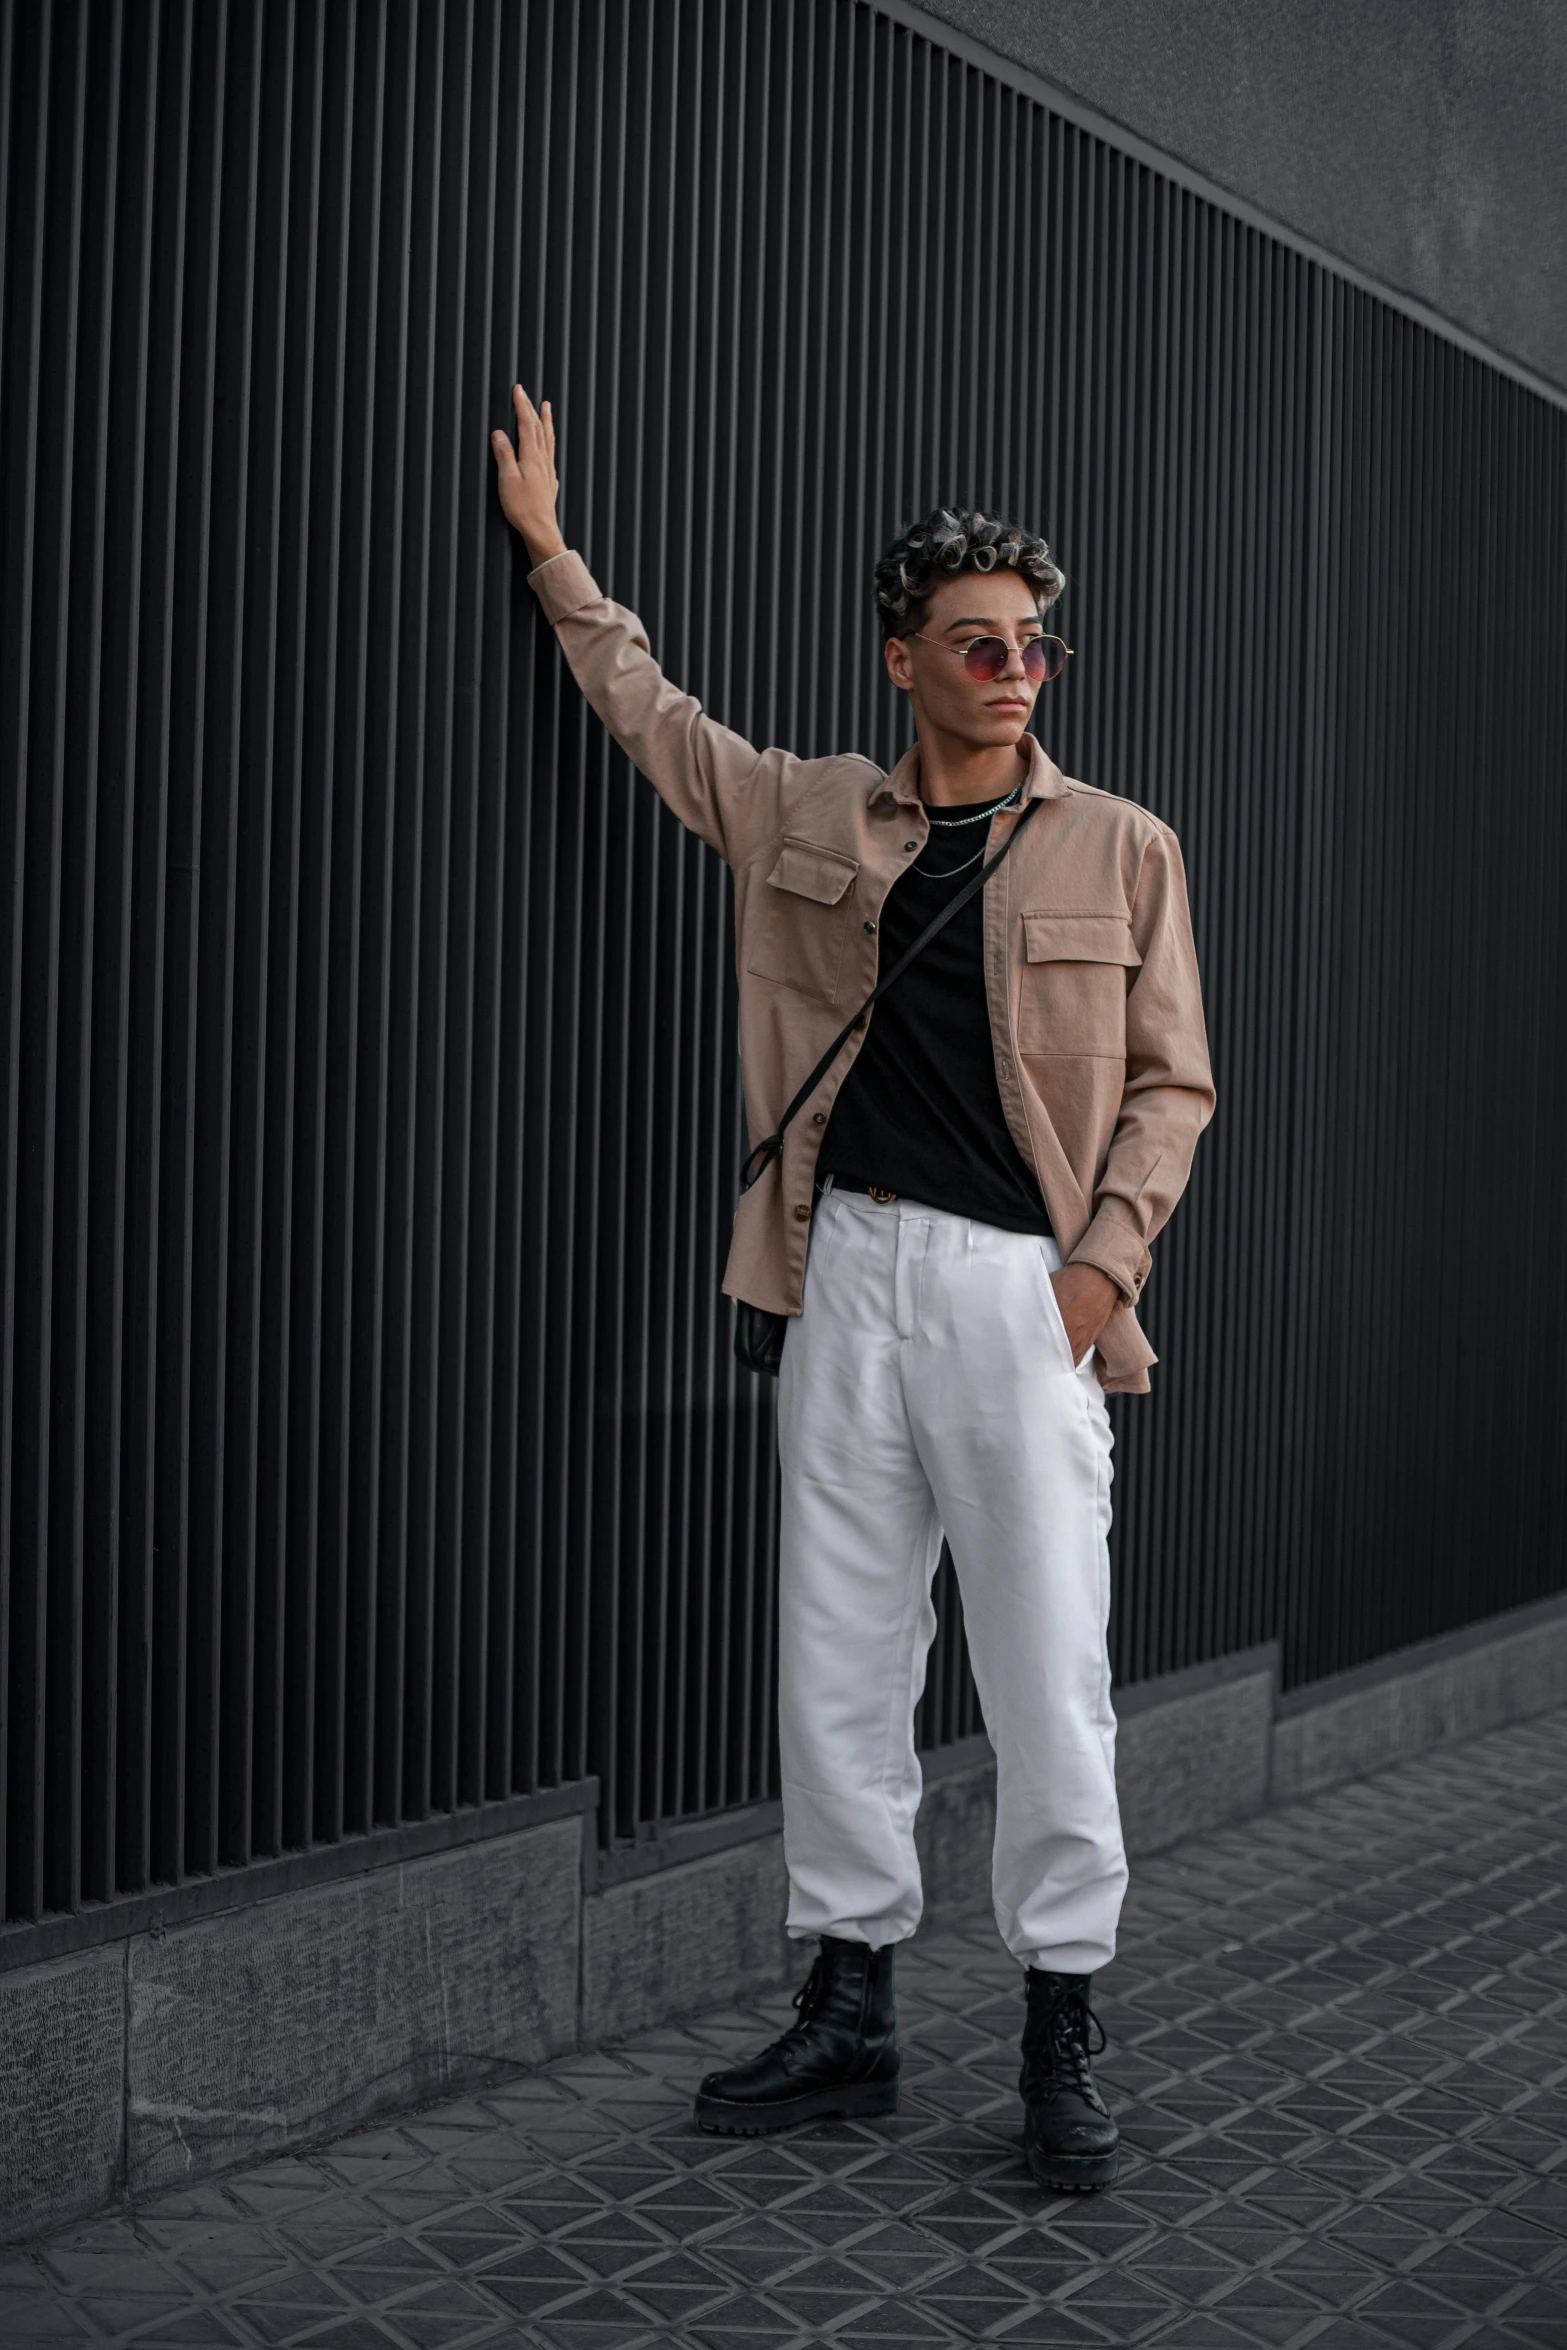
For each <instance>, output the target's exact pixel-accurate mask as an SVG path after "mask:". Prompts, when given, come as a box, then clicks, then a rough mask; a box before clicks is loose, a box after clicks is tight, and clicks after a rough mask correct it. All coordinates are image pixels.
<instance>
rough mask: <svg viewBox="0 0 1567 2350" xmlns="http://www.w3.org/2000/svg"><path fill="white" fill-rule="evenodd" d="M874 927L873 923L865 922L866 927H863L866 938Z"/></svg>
mask: <svg viewBox="0 0 1567 2350" xmlns="http://www.w3.org/2000/svg"><path fill="white" fill-rule="evenodd" d="M875 927H876V925H875V923H874V922H867V923H866V925H865V929H866V934H867V936H869V934H870V933H871V932H872V931H873V930H874V929H875Z"/></svg>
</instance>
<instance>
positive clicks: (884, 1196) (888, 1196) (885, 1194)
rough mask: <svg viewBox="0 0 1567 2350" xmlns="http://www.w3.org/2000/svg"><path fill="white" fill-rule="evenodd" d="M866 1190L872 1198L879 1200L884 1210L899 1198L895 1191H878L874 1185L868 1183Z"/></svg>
mask: <svg viewBox="0 0 1567 2350" xmlns="http://www.w3.org/2000/svg"><path fill="white" fill-rule="evenodd" d="M865 1188H866V1190H867V1191H868V1192H869V1193H870V1195H871V1198H872V1199H874V1200H879V1201H880V1202H881V1204H882V1206H883V1207H884V1208H885V1207H888V1206H889V1205H890V1204H891V1202H892V1201H893V1200H895V1199H896V1198H897V1196H898V1195H897V1193H896V1192H895V1191H878V1190H877V1189H876V1186H875V1184H874V1183H867V1184H866V1186H865Z"/></svg>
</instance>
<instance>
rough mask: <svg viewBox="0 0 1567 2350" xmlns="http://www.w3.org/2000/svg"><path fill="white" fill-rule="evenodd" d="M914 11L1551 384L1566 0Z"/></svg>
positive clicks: (936, 4) (1231, 0)
mask: <svg viewBox="0 0 1567 2350" xmlns="http://www.w3.org/2000/svg"><path fill="white" fill-rule="evenodd" d="M893 13H895V14H902V15H909V14H912V13H913V11H911V10H906V9H903V8H901V7H898V6H896V5H895V6H894V10H893ZM923 13H924V15H925V16H926V17H927V19H939V20H941V22H943V23H945V24H947V25H950V26H952V27H955V28H957V29H958V30H959V31H960V32H962V33H964V34H967V35H968V36H970V37H971V38H972V39H973V40H975V41H977V42H979V43H981V44H982V45H983V46H984V47H985V48H986V49H988V50H991V51H993V52H994V53H995V55H996V56H998V57H1002V58H1006V59H1009V60H1010V61H1011V62H1012V63H1014V64H1017V65H1021V66H1024V67H1025V68H1027V69H1028V70H1029V71H1030V72H1032V73H1034V74H1036V75H1038V76H1039V77H1040V78H1041V79H1042V80H1045V81H1047V82H1050V83H1053V84H1054V85H1055V86H1056V87H1057V88H1058V89H1060V90H1062V91H1069V92H1071V93H1072V94H1073V95H1074V96H1076V97H1078V98H1080V99H1082V100H1083V101H1084V102H1085V103H1086V104H1087V105H1089V106H1091V107H1093V108H1094V109H1095V110H1096V111H1097V112H1099V113H1100V114H1103V115H1105V116H1108V117H1109V118H1110V120H1111V121H1113V122H1115V123H1118V124H1121V125H1122V126H1124V127H1125V128H1126V129H1128V130H1131V131H1133V132H1135V133H1136V134H1137V135H1138V136H1139V137H1140V138H1144V139H1147V140H1148V141H1150V142H1151V143H1152V144H1153V145H1154V146H1156V147H1159V148H1161V149H1162V150H1163V151H1164V152H1165V153H1166V154H1169V155H1171V156H1174V157H1176V158H1177V159H1178V160H1179V161H1180V162H1182V163H1185V164H1187V165H1188V166H1190V168H1191V169H1193V170H1194V171H1198V172H1201V173H1202V174H1203V176H1204V177H1205V178H1207V179H1210V180H1213V181H1216V182H1217V183H1218V184H1219V186H1221V187H1222V188H1225V189H1227V190H1228V191H1229V192H1230V193H1232V194H1234V195H1237V196H1240V197H1243V198H1244V199H1245V200H1246V201H1247V202H1248V203H1251V204H1255V205H1257V206H1258V207H1259V208H1260V209H1261V210H1262V211H1264V212H1266V213H1268V214H1270V215H1271V216H1272V217H1273V218H1274V219H1276V220H1278V221H1280V222H1282V223H1283V224H1285V225H1286V226H1287V227H1290V228H1292V229H1294V230H1295V231H1296V232H1297V233H1298V234H1300V235H1302V236H1305V237H1309V238H1311V239H1312V240H1313V241H1315V242H1316V243H1318V244H1321V245H1324V246H1326V247H1327V248H1328V250H1329V251H1330V252H1331V253H1334V254H1336V255H1339V256H1341V257H1342V258H1343V259H1345V260H1347V261H1349V262H1352V263H1353V264H1354V265H1355V266H1356V267H1357V268H1359V269H1363V270H1365V271H1367V272H1369V274H1370V275H1371V276H1373V277H1375V278H1377V279H1379V280H1380V281H1381V282H1382V283H1383V284H1385V285H1387V286H1389V287H1392V288H1394V289H1396V290H1397V291H1399V292H1401V293H1405V294H1410V295H1413V296H1414V297H1415V298H1416V299H1418V300H1420V301H1422V302H1426V303H1429V304H1430V305H1431V307H1432V308H1433V309H1434V310H1438V311H1440V312H1441V313H1442V314H1443V316H1444V317H1447V318H1450V319H1453V320H1454V321H1455V322H1456V323H1457V324H1459V325H1461V326H1463V327H1466V328H1467V329H1468V330H1469V331H1470V332H1471V333H1472V334H1475V335H1478V336H1479V337H1481V339H1482V340H1483V341H1485V342H1486V343H1488V344H1490V345H1491V346H1492V347H1493V348H1494V349H1495V350H1497V351H1499V352H1504V353H1506V354H1507V355H1508V356H1509V357H1511V358H1514V359H1517V360H1520V361H1522V362H1523V363H1524V364H1525V365H1526V366H1528V367H1531V368H1534V369H1536V370H1537V371H1538V372H1539V373H1540V374H1542V375H1544V376H1547V377H1549V378H1550V379H1551V380H1552V381H1553V382H1555V383H1557V384H1561V385H1567V165H1564V161H1563V158H1564V155H1567V7H1564V6H1563V5H1562V0H1314V5H1313V6H1311V7H1309V8H1308V7H1304V6H1302V5H1301V0H1183V4H1180V5H1177V0H1049V4H1048V5H1044V4H1042V0H925V6H924V9H923Z"/></svg>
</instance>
